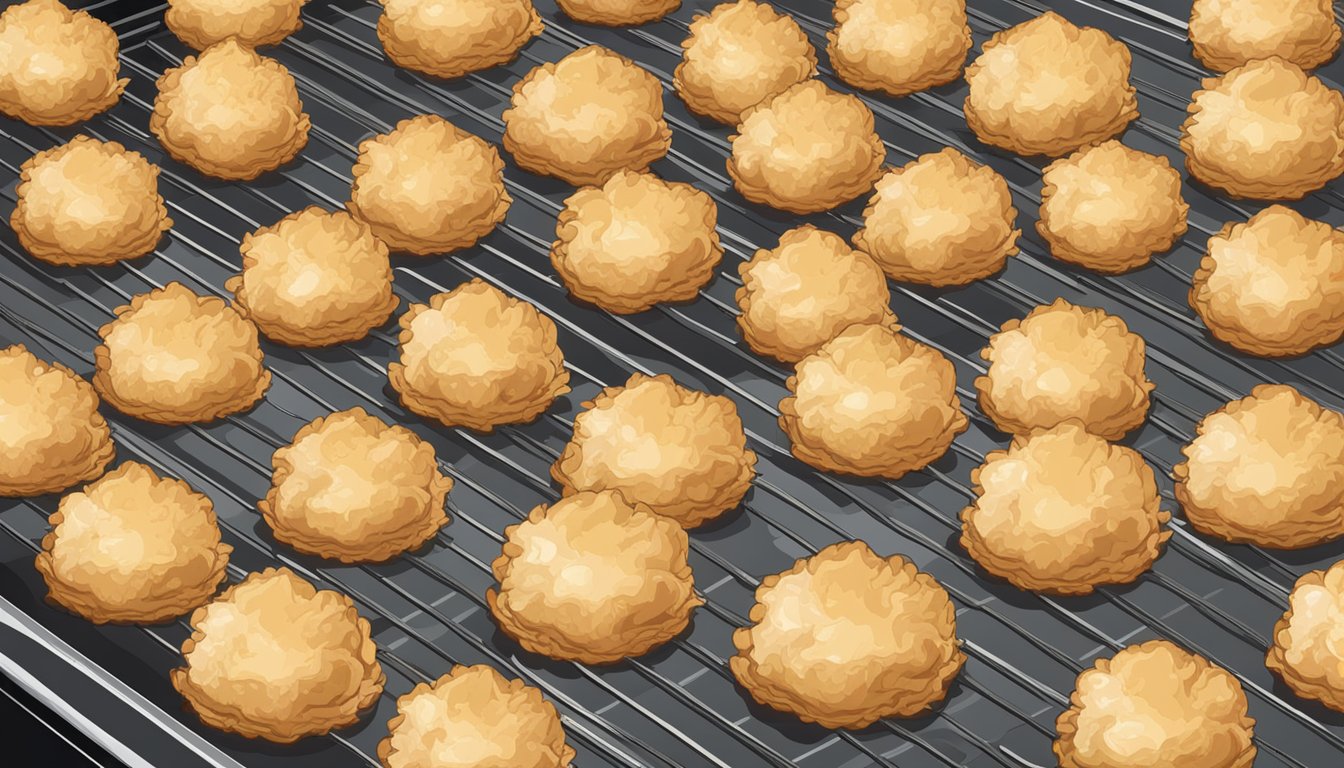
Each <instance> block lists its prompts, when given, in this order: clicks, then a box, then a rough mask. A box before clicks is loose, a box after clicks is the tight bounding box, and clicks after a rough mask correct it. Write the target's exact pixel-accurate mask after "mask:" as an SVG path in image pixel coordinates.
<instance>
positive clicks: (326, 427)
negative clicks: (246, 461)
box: [257, 408, 453, 563]
mask: <svg viewBox="0 0 1344 768" xmlns="http://www.w3.org/2000/svg"><path fill="white" fill-rule="evenodd" d="M272 463H273V464H274V467H275V471H274V474H273V475H272V477H271V490H270V492H269V493H267V494H266V498H265V499H262V500H261V501H260V502H258V503H257V507H258V508H259V509H260V510H261V516H262V517H263V518H265V519H266V523H267V525H269V526H271V531H272V532H274V533H275V538H276V539H277V540H278V541H283V542H284V543H286V544H288V545H290V546H291V547H293V548H294V549H297V550H298V551H300V552H304V553H306V554H310V555H317V556H319V557H329V558H333V559H336V560H340V561H341V562H343V563H357V562H364V563H369V562H381V561H383V560H387V559H389V558H392V557H396V556H397V555H399V554H401V553H402V552H409V551H410V550H413V549H416V548H418V547H419V546H421V545H422V544H424V543H425V542H427V541H429V540H430V539H432V538H434V536H435V534H437V533H438V532H439V529H440V528H442V527H443V526H445V525H447V524H448V515H447V514H445V513H444V511H443V505H444V501H445V500H446V499H447V497H448V491H449V490H450V489H451V488H452V487H453V481H452V480H451V479H450V478H448V477H445V476H444V475H443V473H442V472H440V471H439V468H438V462H437V460H436V459H435V456H434V447H433V446H431V445H430V444H429V443H426V442H425V441H424V440H421V439H420V438H419V436H417V435H416V434H415V433H414V432H412V431H410V430H409V429H406V428H405V427H402V426H389V425H388V424H386V423H384V422H383V421H380V420H379V419H375V418H374V417H372V416H370V415H369V414H368V413H366V412H365V411H364V409H363V408H354V409H351V410H348V411H340V412H339V413H333V414H331V415H330V416H324V417H322V418H320V419H316V420H314V421H313V422H312V423H310V424H307V425H305V426H304V427H303V429H300V430H299V431H298V434H296V435H294V440H293V441H292V442H290V444H289V445H286V446H284V447H282V448H280V449H279V450H277V451H276V452H275V456H274V457H273V458H272Z"/></svg>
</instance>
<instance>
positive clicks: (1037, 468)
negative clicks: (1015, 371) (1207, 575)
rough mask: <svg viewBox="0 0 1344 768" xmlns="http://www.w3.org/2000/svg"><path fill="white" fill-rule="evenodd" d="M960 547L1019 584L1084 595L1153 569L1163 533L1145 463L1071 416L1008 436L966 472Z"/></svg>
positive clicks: (1162, 518)
mask: <svg viewBox="0 0 1344 768" xmlns="http://www.w3.org/2000/svg"><path fill="white" fill-rule="evenodd" d="M971 483H972V484H973V485H974V486H975V493H976V500H975V502H974V503H973V504H971V506H969V507H967V508H966V509H965V510H963V511H962V513H961V545H962V546H963V547H965V548H966V551H968V552H969V553H970V555H971V557H972V558H974V559H975V561H976V562H977V563H979V564H980V565H981V566H982V567H983V568H984V569H985V570H986V571H989V572H990V573H992V574H994V575H995V576H998V577H1000V578H1003V579H1007V580H1008V582H1009V583H1011V584H1012V585H1013V586H1015V587H1017V588H1018V589H1027V590H1032V591H1036V592H1050V593H1055V594H1063V595H1086V594H1089V593H1091V592H1092V591H1093V589H1095V588H1096V587H1098V586H1101V585H1104V584H1128V583H1129V582H1131V581H1134V580H1135V579H1137V578H1138V577H1139V575H1140V574H1142V573H1143V572H1144V571H1146V570H1148V569H1149V568H1150V567H1152V564H1153V561H1154V560H1156V559H1157V557H1158V555H1159V554H1161V549H1162V543H1163V542H1165V541H1166V540H1167V539H1168V538H1169V537H1170V536H1171V532H1170V531H1165V530H1163V528H1162V526H1163V525H1164V524H1165V523H1166V522H1167V521H1168V520H1170V519H1171V514H1170V513H1168V512H1166V511H1164V510H1163V509H1161V504H1162V499H1161V498H1160V497H1159V496H1158V494H1157V481H1156V480H1155V479H1154V477H1153V470H1152V469H1151V468H1150V467H1149V466H1148V464H1147V463H1146V462H1145V461H1144V459H1143V457H1142V456H1140V455H1139V454H1138V453H1137V452H1136V451H1134V449H1132V448H1128V447H1125V446H1123V445H1114V444H1111V443H1108V442H1106V441H1105V440H1103V439H1102V438H1100V437H1097V436H1096V435H1091V434H1088V433H1087V431H1086V430H1084V429H1083V427H1082V425H1081V424H1079V423H1078V422H1076V421H1067V422H1064V423H1063V424H1060V425H1058V426H1055V427H1051V428H1049V429H1040V430H1035V431H1032V432H1030V433H1027V434H1025V435H1017V436H1016V437H1014V438H1013V443H1012V445H1011V446H1009V448H1008V450H1006V451H992V452H990V454H989V455H988V456H986V457H985V463H984V464H982V465H980V466H979V467H978V468H976V469H974V470H972V471H971Z"/></svg>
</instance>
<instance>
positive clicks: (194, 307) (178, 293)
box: [93, 283, 271, 424]
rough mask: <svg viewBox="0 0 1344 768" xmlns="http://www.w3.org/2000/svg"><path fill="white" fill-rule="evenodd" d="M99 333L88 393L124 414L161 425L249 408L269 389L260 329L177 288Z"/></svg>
mask: <svg viewBox="0 0 1344 768" xmlns="http://www.w3.org/2000/svg"><path fill="white" fill-rule="evenodd" d="M116 315H117V317H116V319H115V320H113V321H112V322H110V323H108V324H106V325H104V326H103V327H102V328H99V329H98V335H99V336H100V337H101V338H102V340H103V343H102V344H100V345H98V347H97V348H96V349H94V351H93V354H94V358H95V365H96V370H95V371H94V374H93V388H94V389H96V390H98V394H99V395H102V397H103V399H104V400H106V401H107V402H108V403H110V404H111V405H112V406H113V407H115V408H116V409H117V410H119V411H121V412H122V413H125V414H128V415H130V416H134V417H136V418H138V419H144V420H145V421H154V422H158V423H160V424H188V423H191V422H204V421H213V420H215V419H218V418H222V417H224V416H227V415H229V414H231V413H238V412H240V411H245V410H247V409H249V408H251V407H252V406H253V405H255V404H256V403H257V401H259V400H261V398H262V396H263V395H265V394H266V389H267V388H268V387H270V385H271V372H270V371H269V370H267V369H266V366H265V365H264V363H265V360H264V358H263V356H262V353H261V347H260V346H258V344H257V327H256V326H255V325H253V324H252V323H250V322H248V321H247V320H246V319H245V318H244V317H243V316H242V315H241V314H239V313H238V311H237V310H235V309H234V308H233V307H230V306H229V305H228V304H225V303H224V301H223V300H222V299H217V298H215V297H213V296H211V297H204V296H197V295H196V294H194V293H192V292H191V291H190V290H188V289H187V288H186V287H185V286H183V285H182V284H181V283H169V284H167V285H165V286H164V287H162V288H156V289H155V290H152V291H150V292H149V293H142V294H140V295H138V296H136V297H134V298H133V299H131V303H130V304H127V305H125V306H121V307H117V309H116Z"/></svg>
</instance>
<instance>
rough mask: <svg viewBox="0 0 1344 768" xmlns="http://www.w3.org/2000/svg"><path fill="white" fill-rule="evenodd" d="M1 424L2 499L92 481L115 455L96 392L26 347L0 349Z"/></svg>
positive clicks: (0, 465)
mask: <svg viewBox="0 0 1344 768" xmlns="http://www.w3.org/2000/svg"><path fill="white" fill-rule="evenodd" d="M0 424H3V425H4V428H3V429H0V496H37V495H40V494H43V493H52V492H54V491H60V490H64V489H66V488H69V487H70V486H72V485H74V484H76V483H81V482H85V481H88V480H93V479H94V478H96V477H98V476H99V475H101V474H103V469H104V468H105V467H107V464H108V462H110V461H112V455H113V454H114V453H115V452H116V448H115V447H114V446H113V444H112V434H111V432H110V431H109V430H108V428H107V422H106V421H104V420H103V416H102V414H100V413H98V395H97V394H96V393H95V392H94V391H93V387H91V386H89V383H88V382H87V381H85V380H84V379H81V378H80V377H79V376H76V375H75V372H74V371H72V370H70V369H69V368H66V367H65V366H64V365H61V364H60V363H48V362H44V361H42V360H39V359H38V358H37V357H35V356H34V355H33V353H31V352H29V351H28V349H27V348H26V347H24V346H23V345H22V344H16V345H14V346H12V347H5V348H3V349H0Z"/></svg>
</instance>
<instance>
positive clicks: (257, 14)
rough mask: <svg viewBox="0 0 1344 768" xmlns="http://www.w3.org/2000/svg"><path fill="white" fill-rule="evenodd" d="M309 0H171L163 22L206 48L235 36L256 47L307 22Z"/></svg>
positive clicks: (179, 35)
mask: <svg viewBox="0 0 1344 768" xmlns="http://www.w3.org/2000/svg"><path fill="white" fill-rule="evenodd" d="M307 2H308V0H168V11H167V12H166V13H164V14H163V23H164V24H166V25H167V26H168V29H171V30H172V31H173V34H174V35H177V39H178V40H181V41H182V42H184V43H186V44H187V45H189V46H191V47H192V48H195V49H196V50H198V51H203V50H205V49H206V48H209V47H210V46H212V45H214V44H215V43H218V42H222V41H224V40H227V39H228V38H230V37H232V38H234V39H236V40H237V41H238V42H239V43H242V44H243V45H246V46H248V47H249V48H256V47H258V46H262V45H275V44H276V43H278V42H280V41H281V40H284V39H285V38H286V37H289V36H290V35H292V34H294V33H295V32H298V31H299V29H300V28H301V27H302V26H303V21H302V19H300V18H299V12H300V11H302V10H303V6H304V5H305V4H306V3H307Z"/></svg>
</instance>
